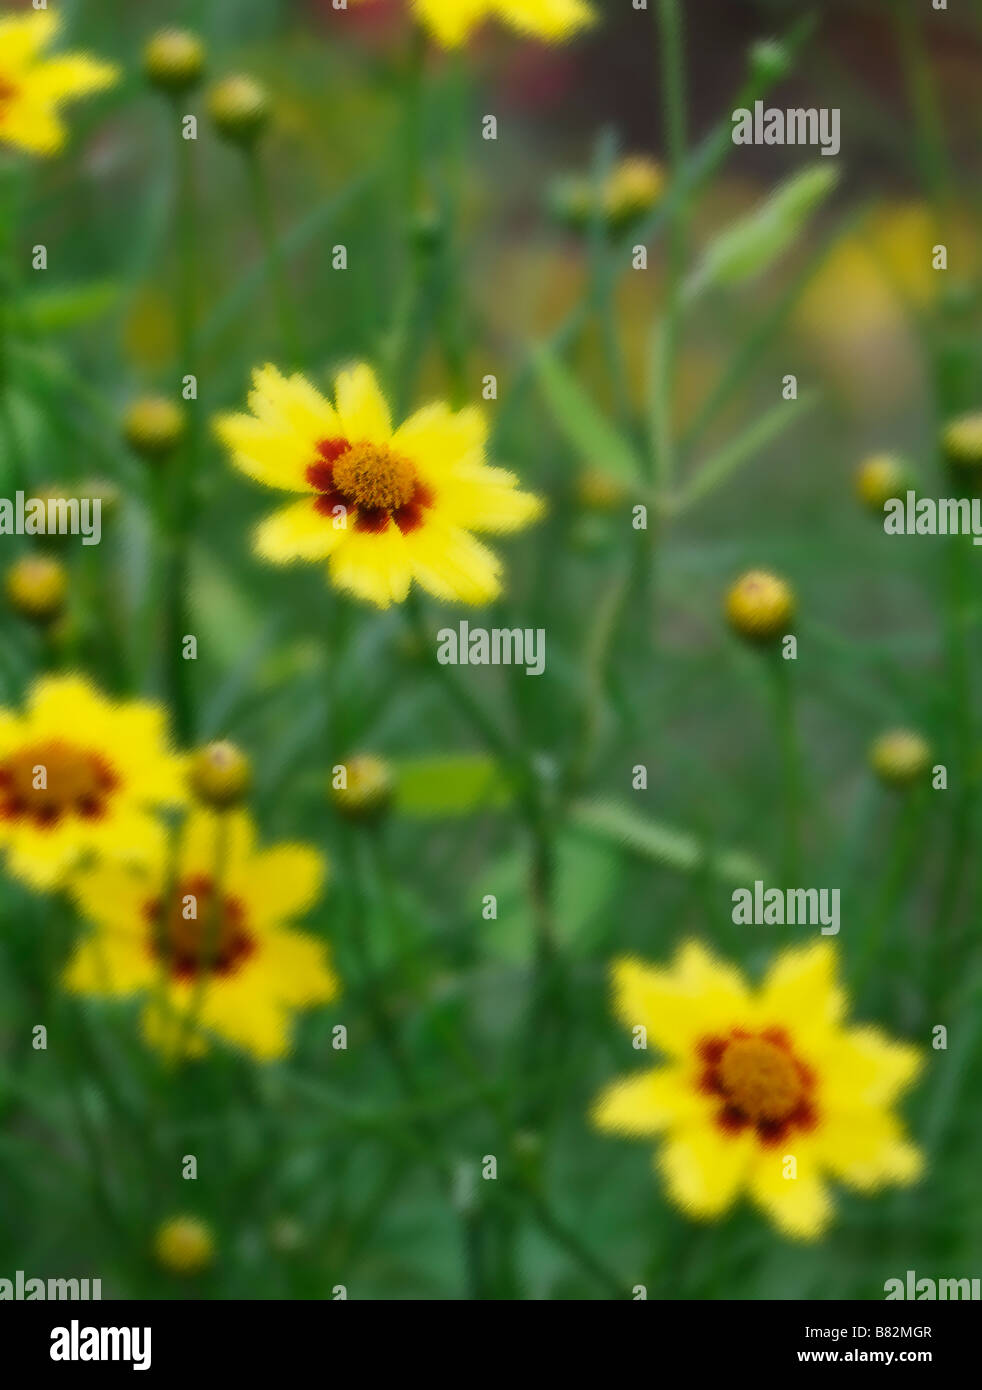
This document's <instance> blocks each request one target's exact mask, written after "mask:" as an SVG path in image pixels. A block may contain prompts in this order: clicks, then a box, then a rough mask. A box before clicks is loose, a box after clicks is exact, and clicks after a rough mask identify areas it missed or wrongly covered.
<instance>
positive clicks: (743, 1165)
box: [593, 942, 922, 1239]
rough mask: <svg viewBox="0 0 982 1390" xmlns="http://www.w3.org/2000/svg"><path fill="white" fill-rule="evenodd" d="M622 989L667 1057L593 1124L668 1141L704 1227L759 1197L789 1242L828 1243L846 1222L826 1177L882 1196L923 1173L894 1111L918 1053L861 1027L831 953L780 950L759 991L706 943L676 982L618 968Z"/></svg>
mask: <svg viewBox="0 0 982 1390" xmlns="http://www.w3.org/2000/svg"><path fill="white" fill-rule="evenodd" d="M613 985H614V1000H615V1007H616V1010H617V1013H618V1015H619V1017H620V1018H621V1020H622V1021H623V1022H624V1023H626V1024H628V1025H629V1026H630V1027H632V1028H638V1027H643V1028H644V1029H646V1030H647V1040H648V1041H650V1042H652V1043H653V1044H654V1045H655V1046H657V1048H658V1050H659V1051H660V1052H662V1053H664V1054H665V1058H666V1060H665V1062H664V1063H663V1064H662V1065H660V1066H657V1067H654V1068H649V1069H648V1070H646V1071H643V1072H640V1073H638V1074H637V1075H635V1076H631V1077H626V1078H624V1079H622V1080H620V1081H617V1082H615V1083H614V1084H613V1085H611V1086H609V1087H608V1088H607V1089H606V1090H605V1091H604V1092H603V1093H602V1094H601V1096H600V1097H599V1099H598V1101H597V1103H596V1106H595V1108H594V1112H593V1119H594V1122H595V1123H596V1124H597V1125H598V1126H599V1127H600V1128H601V1129H604V1130H611V1131H614V1132H615V1133H619V1134H629V1135H636V1136H649V1135H650V1136H655V1135H658V1136H661V1139H662V1143H661V1147H660V1150H659V1152H658V1157H657V1166H658V1170H659V1171H660V1173H661V1175H662V1178H663V1180H664V1182H665V1185H666V1187H667V1189H668V1192H669V1195H670V1196H671V1198H672V1200H673V1201H674V1202H675V1203H676V1204H677V1205H678V1206H680V1207H681V1208H682V1209H683V1210H684V1211H685V1212H686V1213H687V1214H689V1215H690V1216H692V1217H695V1218H701V1219H709V1218H713V1217H717V1216H720V1215H721V1214H722V1213H723V1212H724V1211H726V1210H727V1209H728V1208H729V1207H730V1206H731V1205H732V1204H733V1202H734V1201H736V1199H737V1198H738V1196H740V1194H741V1193H747V1194H748V1195H749V1196H750V1198H751V1199H752V1200H753V1202H754V1203H755V1204H756V1205H757V1206H758V1207H759V1208H760V1209H761V1210H762V1211H763V1212H765V1213H766V1215H767V1216H769V1217H770V1219H771V1220H772V1221H773V1222H774V1223H775V1224H776V1225H777V1226H778V1227H779V1228H780V1229H781V1230H782V1231H783V1232H785V1233H786V1234H787V1235H790V1236H794V1237H797V1238H799V1239H814V1238H815V1237H817V1236H818V1235H820V1234H821V1232H822V1231H823V1230H824V1228H825V1227H826V1225H827V1224H828V1222H829V1220H830V1219H831V1216H832V1202H831V1198H830V1195H829V1191H828V1187H827V1184H826V1178H829V1177H830V1178H835V1179H838V1180H839V1181H841V1182H843V1183H846V1184H847V1185H849V1186H851V1187H854V1188H857V1189H859V1190H860V1191H865V1192H872V1191H875V1190H876V1189H878V1188H879V1187H881V1186H883V1185H885V1184H887V1183H910V1182H912V1181H913V1180H914V1179H915V1178H916V1177H917V1176H918V1174H919V1173H920V1171H921V1167H922V1159H921V1155H920V1153H919V1151H918V1150H917V1149H916V1148H915V1147H914V1146H913V1145H912V1144H911V1143H909V1142H908V1140H907V1138H906V1137H905V1135H904V1132H903V1129H902V1127H901V1125H900V1123H899V1121H898V1120H897V1119H896V1117H895V1116H894V1114H893V1112H892V1106H893V1103H894V1101H895V1100H896V1098H897V1097H898V1096H899V1095H900V1093H901V1092H902V1091H903V1090H904V1089H905V1088H906V1087H907V1086H908V1085H909V1084H910V1083H911V1081H913V1079H914V1078H915V1076H916V1075H917V1073H918V1071H919V1069H920V1054H919V1053H918V1051H917V1049H915V1048H913V1047H910V1046H907V1045H905V1044H903V1043H897V1042H893V1041H891V1040H890V1039H889V1038H887V1037H886V1036H885V1035H884V1034H883V1033H881V1032H880V1031H879V1030H878V1029H876V1028H870V1027H850V1026H847V1024H846V1021H845V1013H846V1000H845V996H844V993H843V991H842V989H841V987H840V986H839V984H838V981H837V970H836V953H835V951H834V949H833V947H832V946H831V945H830V944H829V943H828V942H821V943H818V944H816V945H814V946H806V947H799V948H794V949H789V950H787V951H784V952H782V954H781V955H780V956H778V958H777V960H776V961H775V962H774V964H773V965H772V967H771V970H770V972H769V974H768V975H767V977H766V979H765V980H764V982H763V984H762V985H761V986H760V988H759V989H757V990H753V989H751V988H750V987H749V986H748V985H747V983H746V981H745V980H744V979H743V977H742V976H741V974H740V972H739V971H738V970H736V969H734V968H733V967H731V966H729V965H726V964H724V963H722V962H720V961H717V960H715V959H714V958H713V957H712V956H711V955H710V954H709V953H708V952H707V951H706V950H705V949H704V948H703V947H702V946H700V945H699V944H698V943H695V942H689V943H688V944H686V945H685V946H683V947H682V948H681V950H680V951H679V952H678V954H677V956H676V958H675V961H674V963H673V965H672V967H671V968H670V969H667V970H664V969H657V968H655V967H651V966H647V965H645V964H643V963H642V962H641V961H638V960H622V961H620V962H618V963H617V964H616V965H615V967H614V973H613Z"/></svg>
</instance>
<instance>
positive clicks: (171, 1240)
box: [153, 1216, 215, 1274]
mask: <svg viewBox="0 0 982 1390" xmlns="http://www.w3.org/2000/svg"><path fill="white" fill-rule="evenodd" d="M153 1253H154V1255H155V1256H156V1258H157V1263H158V1264H160V1265H162V1266H163V1268H164V1269H166V1270H168V1271H169V1272H170V1273H171V1274H198V1273H199V1272H200V1271H201V1270H203V1269H207V1267H208V1265H210V1264H211V1262H212V1260H213V1259H214V1258H215V1240H214V1236H213V1235H212V1231H211V1227H210V1226H208V1225H206V1223H205V1222H204V1221H200V1220H199V1219H198V1217H196V1216H172V1217H170V1218H169V1219H168V1220H167V1221H164V1222H162V1223H161V1225H160V1226H159V1227H158V1229H157V1233H156V1235H155V1236H154V1241H153Z"/></svg>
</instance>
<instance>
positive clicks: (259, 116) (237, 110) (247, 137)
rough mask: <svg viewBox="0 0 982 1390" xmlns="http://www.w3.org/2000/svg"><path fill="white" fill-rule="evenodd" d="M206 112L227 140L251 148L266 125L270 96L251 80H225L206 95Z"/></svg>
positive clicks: (238, 78) (241, 77)
mask: <svg viewBox="0 0 982 1390" xmlns="http://www.w3.org/2000/svg"><path fill="white" fill-rule="evenodd" d="M208 112H209V115H210V116H211V119H212V121H213V123H214V126H215V129H216V130H217V131H218V133H219V134H220V135H223V136H224V137H225V139H226V140H230V141H231V142H232V143H233V144H235V145H251V144H252V143H253V141H255V140H257V139H258V138H259V136H260V135H261V134H262V132H263V130H264V129H265V127H266V124H267V122H268V121H269V114H270V106H269V94H268V93H267V91H266V88H265V87H263V86H261V85H260V84H259V83H258V82H257V81H256V80H255V79H254V78H252V77H246V76H244V75H238V76H235V77H226V78H223V79H222V81H221V82H216V83H215V85H214V87H212V89H211V91H210V92H209V93H208Z"/></svg>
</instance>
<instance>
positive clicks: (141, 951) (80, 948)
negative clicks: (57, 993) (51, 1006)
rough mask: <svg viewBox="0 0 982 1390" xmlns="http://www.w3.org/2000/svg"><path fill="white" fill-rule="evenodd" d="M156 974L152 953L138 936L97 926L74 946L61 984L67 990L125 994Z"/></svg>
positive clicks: (149, 982) (137, 989)
mask: <svg viewBox="0 0 982 1390" xmlns="http://www.w3.org/2000/svg"><path fill="white" fill-rule="evenodd" d="M155 978H156V967H155V965H154V961H153V957H152V956H151V955H150V953H149V952H148V951H147V949H146V944H145V943H144V942H143V941H142V940H140V938H139V937H137V936H122V935H120V934H119V933H116V932H110V931H103V930H100V929H97V930H95V931H94V932H92V933H90V934H89V935H88V936H87V937H86V938H85V940H84V941H81V942H80V943H79V944H78V945H77V946H76V947H75V950H74V952H73V953H72V957H71V959H70V960H69V962H68V964H67V966H66V967H65V971H64V974H63V975H62V985H63V987H64V988H65V989H67V990H68V992H69V993H70V994H94V995H107V996H109V995H113V996H117V995H119V996H126V995H129V994H137V993H139V992H140V991H141V990H144V989H147V988H148V987H149V986H150V985H152V984H153V981H154V979H155Z"/></svg>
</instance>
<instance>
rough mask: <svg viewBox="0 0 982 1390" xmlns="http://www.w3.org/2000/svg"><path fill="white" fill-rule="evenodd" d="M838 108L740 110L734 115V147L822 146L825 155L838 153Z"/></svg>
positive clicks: (761, 107)
mask: <svg viewBox="0 0 982 1390" xmlns="http://www.w3.org/2000/svg"><path fill="white" fill-rule="evenodd" d="M840 114H841V113H840V111H839V108H838V107H828V106H822V107H818V108H816V107H814V106H810V107H800V106H798V107H793V108H790V109H788V110H785V111H782V110H781V109H780V107H777V106H768V107H766V108H765V106H764V103H763V102H762V101H755V102H754V109H753V110H752V111H751V110H750V109H749V107H746V106H739V107H737V109H736V110H735V111H734V112H733V117H732V119H733V143H734V145H821V147H822V149H821V152H822V154H829V155H831V154H838V153H839V148H840V146H839V119H840Z"/></svg>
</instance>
